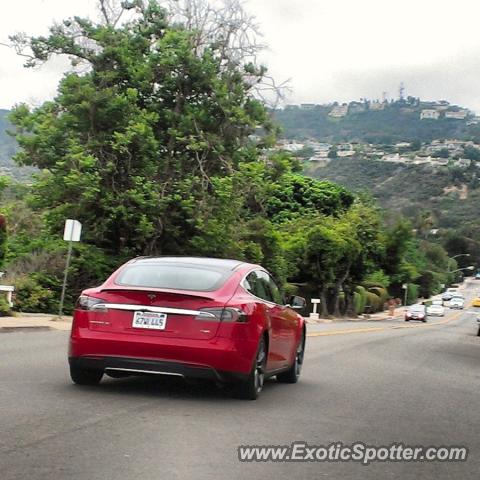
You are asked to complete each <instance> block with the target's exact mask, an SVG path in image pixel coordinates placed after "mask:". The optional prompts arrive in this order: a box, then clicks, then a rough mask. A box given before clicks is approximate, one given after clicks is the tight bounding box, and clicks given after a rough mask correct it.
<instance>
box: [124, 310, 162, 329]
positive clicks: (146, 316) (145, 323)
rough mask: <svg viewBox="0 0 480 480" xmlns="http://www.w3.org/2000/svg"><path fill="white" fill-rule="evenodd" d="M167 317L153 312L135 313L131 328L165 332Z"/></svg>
mask: <svg viewBox="0 0 480 480" xmlns="http://www.w3.org/2000/svg"><path fill="white" fill-rule="evenodd" d="M166 326H167V315H166V314H165V313H155V312H135V314H134V315H133V323H132V327H133V328H147V329H150V330H165V327H166Z"/></svg>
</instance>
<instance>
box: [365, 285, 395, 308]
mask: <svg viewBox="0 0 480 480" xmlns="http://www.w3.org/2000/svg"><path fill="white" fill-rule="evenodd" d="M369 291H370V292H372V293H374V294H375V295H378V297H379V298H380V301H381V304H382V305H384V304H385V302H386V301H387V300H388V299H389V298H390V295H389V293H388V291H387V289H385V288H382V287H372V288H370V289H369Z"/></svg>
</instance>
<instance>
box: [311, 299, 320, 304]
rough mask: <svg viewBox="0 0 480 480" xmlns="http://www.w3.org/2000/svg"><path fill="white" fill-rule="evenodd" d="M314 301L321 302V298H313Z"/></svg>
mask: <svg viewBox="0 0 480 480" xmlns="http://www.w3.org/2000/svg"><path fill="white" fill-rule="evenodd" d="M312 303H320V299H319V298H312Z"/></svg>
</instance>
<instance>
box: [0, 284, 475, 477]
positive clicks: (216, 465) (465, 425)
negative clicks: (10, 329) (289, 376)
mask: <svg viewBox="0 0 480 480" xmlns="http://www.w3.org/2000/svg"><path fill="white" fill-rule="evenodd" d="M479 283H480V282H479ZM476 289H480V285H479V286H478V287H476ZM471 294H472V287H470V288H469V295H471ZM435 322H439V324H438V325H433V323H435ZM403 326H406V325H404V322H389V323H387V322H385V323H384V322H381V323H379V322H376V323H375V325H372V324H369V325H365V326H361V327H358V326H356V324H355V329H358V328H360V329H367V328H374V327H375V329H374V330H370V331H362V332H350V333H349V331H350V330H352V328H347V327H345V326H343V327H342V328H344V330H345V331H344V332H340V333H339V332H338V330H341V329H340V328H339V329H335V327H332V326H328V328H325V332H327V331H329V332H330V333H331V332H333V334H329V335H321V336H316V337H310V338H309V339H308V346H307V349H308V354H307V358H306V365H305V367H304V371H303V376H302V379H301V381H300V382H299V383H298V384H297V385H285V384H278V383H276V382H275V381H274V380H272V381H270V382H268V383H267V385H266V386H265V389H264V391H263V393H262V395H261V397H260V399H259V400H257V401H256V402H251V401H242V400H235V399H232V398H230V397H229V396H228V395H227V394H226V393H224V392H223V391H221V390H218V389H215V388H207V387H202V386H200V387H198V386H197V387H194V386H189V385H186V384H185V383H184V382H182V381H177V380H174V379H161V380H158V379H150V378H131V379H122V380H113V379H105V380H103V381H102V383H101V384H100V385H99V386H98V387H79V386H74V385H72V384H71V382H70V380H69V377H68V371H67V364H66V345H67V336H68V335H67V333H66V332H58V331H56V332H54V331H51V332H46V331H38V332H37V331H30V332H22V333H4V334H1V335H0V478H1V479H2V480H11V479H16V480H17V479H18V480H24V479H25V480H27V479H28V480H37V479H48V480H52V479H54V480H63V479H72V480H77V479H81V480H95V479H102V480H110V479H112V480H124V479H127V480H130V479H142V480H150V479H152V480H157V479H160V478H162V479H190V478H191V479H199V480H200V479H217V478H218V479H223V478H229V479H232V480H233V479H237V478H238V479H240V478H241V479H249V478H251V479H275V480H278V479H283V478H291V479H307V478H308V479H322V478H332V479H335V480H337V479H356V480H357V479H363V478H365V479H379V480H380V479H381V480H385V479H402V480H408V479H422V480H423V479H455V480H456V479H460V478H461V479H475V480H478V478H479V472H480V459H479V452H480V409H479V405H480V402H479V394H480V338H478V337H476V322H475V316H474V315H472V314H470V313H466V312H464V313H449V314H448V316H447V317H446V318H445V319H438V320H433V321H431V322H430V323H429V324H427V326H424V325H423V324H413V323H412V324H408V326H409V327H412V328H398V327H403ZM393 327H396V328H393ZM314 330H315V332H321V331H322V328H321V327H317V328H315V329H314ZM335 332H336V333H335ZM302 440H303V441H306V442H307V443H309V444H312V445H327V444H329V443H331V442H335V441H341V442H343V443H344V444H351V443H353V442H356V441H361V442H364V443H367V444H375V445H389V444H391V443H394V442H403V443H405V444H410V445H425V446H430V445H437V446H440V445H465V446H467V447H468V448H469V450H470V454H469V459H468V461H467V462H466V463H439V462H437V463H374V464H371V465H369V466H362V465H359V464H354V463H248V464H245V463H240V462H239V461H238V459H237V446H238V445H245V444H253V445H263V444H273V445H283V444H287V445H288V444H291V443H292V442H294V441H302Z"/></svg>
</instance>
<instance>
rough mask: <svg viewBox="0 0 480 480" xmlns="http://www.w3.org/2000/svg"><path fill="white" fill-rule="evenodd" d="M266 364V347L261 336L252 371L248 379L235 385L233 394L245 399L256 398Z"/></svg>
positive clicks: (263, 377)
mask: <svg viewBox="0 0 480 480" xmlns="http://www.w3.org/2000/svg"><path fill="white" fill-rule="evenodd" d="M266 365H267V348H266V344H265V338H264V337H262V338H261V339H260V342H259V344H258V349H257V355H256V356H255V361H254V362H253V367H252V371H251V372H250V375H249V376H248V379H247V380H245V381H244V382H241V383H239V384H237V385H236V388H235V392H234V393H235V394H236V396H237V397H238V398H243V399H245V400H256V399H257V398H258V396H259V395H260V392H261V391H262V389H263V383H264V382H265V367H266Z"/></svg>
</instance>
